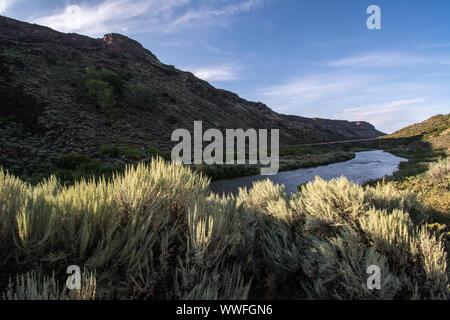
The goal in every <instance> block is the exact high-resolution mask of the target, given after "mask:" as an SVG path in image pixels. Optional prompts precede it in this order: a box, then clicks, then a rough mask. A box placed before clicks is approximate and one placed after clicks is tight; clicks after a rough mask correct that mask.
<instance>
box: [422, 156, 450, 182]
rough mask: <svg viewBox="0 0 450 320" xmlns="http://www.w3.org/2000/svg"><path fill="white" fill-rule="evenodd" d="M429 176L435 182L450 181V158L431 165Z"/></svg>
mask: <svg viewBox="0 0 450 320" xmlns="http://www.w3.org/2000/svg"><path fill="white" fill-rule="evenodd" d="M426 175H427V177H428V178H429V179H431V180H432V181H433V182H435V183H447V184H448V183H449V181H450V158H446V159H441V160H439V161H438V162H435V163H433V164H431V165H430V167H429V169H428V171H427V173H426Z"/></svg>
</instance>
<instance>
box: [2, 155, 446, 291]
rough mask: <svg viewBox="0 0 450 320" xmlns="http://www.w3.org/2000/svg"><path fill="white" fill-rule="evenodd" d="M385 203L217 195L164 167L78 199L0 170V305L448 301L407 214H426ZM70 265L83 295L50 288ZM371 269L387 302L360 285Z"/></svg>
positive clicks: (258, 189) (88, 190) (322, 187)
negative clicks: (79, 275) (78, 269)
mask: <svg viewBox="0 0 450 320" xmlns="http://www.w3.org/2000/svg"><path fill="white" fill-rule="evenodd" d="M90 165H91V162H88V163H84V162H83V163H82V164H81V165H80V166H79V167H86V166H90ZM92 165H94V167H95V162H94V164H92ZM389 192H390V189H389V188H387V187H386V188H385V187H379V188H378V189H377V188H363V187H361V186H359V185H356V184H353V183H351V182H349V181H348V180H346V179H344V178H341V179H335V180H332V181H330V182H325V181H323V180H321V179H317V180H316V181H314V182H311V183H309V184H307V185H305V186H304V187H303V188H302V189H301V191H300V192H299V193H298V194H296V195H294V196H293V197H289V196H288V195H286V193H285V191H284V188H283V187H282V186H278V185H274V184H273V183H271V182H270V181H268V180H267V181H261V182H258V183H255V184H254V186H253V188H251V189H245V188H244V189H241V190H240V192H239V194H238V196H236V197H234V196H232V197H231V196H230V197H226V196H218V195H215V194H211V193H210V190H209V179H207V178H205V177H204V176H202V175H201V174H198V173H195V172H193V171H192V170H191V169H190V168H189V167H186V166H183V165H180V164H173V163H168V162H165V161H164V160H162V159H161V158H157V159H155V161H152V162H151V164H150V165H146V164H143V163H140V164H138V165H134V166H128V167H127V168H126V169H125V172H124V173H123V174H114V177H113V179H111V180H106V179H98V180H93V179H92V180H89V181H87V180H84V179H81V180H80V181H78V182H77V183H75V184H74V185H72V186H62V185H61V184H60V183H59V181H58V180H57V179H55V177H51V178H50V179H48V180H46V181H44V182H42V183H41V184H39V185H37V186H30V185H28V184H26V183H23V182H22V181H20V180H19V179H17V178H15V177H14V176H11V175H10V174H8V173H6V172H4V171H0V195H1V197H0V261H2V272H1V273H0V287H1V288H2V289H3V288H6V291H5V292H4V293H3V294H2V293H0V296H1V297H3V299H28V298H36V299H40V298H42V299H66V298H69V299H80V298H83V297H85V298H94V297H95V298H98V299H247V298H249V299H274V298H281V299H283V298H284V299H288V298H289V299H303V298H309V299H448V284H449V281H448V274H447V264H446V263H447V256H446V252H445V250H444V247H443V242H442V240H441V239H440V238H438V237H436V236H435V235H434V233H433V232H431V231H429V230H428V228H427V226H426V225H423V224H419V225H417V224H415V223H414V220H413V219H412V218H411V216H410V214H409V213H408V212H407V211H406V210H410V209H411V210H412V208H413V209H414V210H416V211H420V210H421V207H420V206H418V205H416V204H415V203H414V202H415V201H416V200H415V198H413V197H411V196H409V195H408V194H406V193H401V192H399V193H398V194H394V197H393V199H391V200H390V199H389ZM69 261H76V263H77V264H79V265H80V266H87V267H89V269H90V270H92V273H91V272H85V275H84V276H83V277H84V279H86V281H85V280H83V281H85V282H83V283H86V290H85V291H84V292H85V293H80V294H79V295H77V296H70V295H67V294H66V292H65V291H64V289H63V287H61V286H60V285H59V284H58V281H57V280H58V278H57V275H58V274H61V275H62V274H63V273H65V270H66V268H67V263H68V262H69ZM371 265H377V266H379V267H380V269H381V272H382V279H381V290H369V289H368V288H367V286H366V283H367V282H366V281H367V279H368V274H367V273H366V271H367V267H368V266H371ZM18 270H20V272H19V271H18ZM18 272H19V274H17V273H18ZM27 273H28V274H27ZM48 274H52V275H55V276H52V277H45V276H44V275H48ZM94 274H95V276H94ZM62 278H63V277H61V279H62ZM11 279H16V280H11ZM66 279H67V278H66ZM87 279H89V281H88V280H87ZM8 283H9V285H8ZM60 283H61V284H62V282H60ZM94 284H95V285H94ZM93 288H95V292H93V291H94V290H93Z"/></svg>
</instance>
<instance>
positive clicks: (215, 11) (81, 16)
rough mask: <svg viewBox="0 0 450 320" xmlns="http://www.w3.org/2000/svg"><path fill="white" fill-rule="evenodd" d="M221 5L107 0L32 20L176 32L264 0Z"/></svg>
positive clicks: (96, 30) (86, 29)
mask: <svg viewBox="0 0 450 320" xmlns="http://www.w3.org/2000/svg"><path fill="white" fill-rule="evenodd" d="M2 1H3V0H2ZM7 1H8V0H7ZM221 3H223V1H214V2H206V4H204V2H203V1H202V2H196V3H195V4H193V2H192V1H191V0H137V1H136V0H105V1H103V2H102V3H100V4H98V5H92V4H88V3H84V4H70V5H67V6H66V7H65V8H64V9H63V10H62V11H59V12H55V13H52V14H49V15H45V16H38V17H34V18H31V19H29V20H31V22H34V23H38V24H42V25H46V26H49V27H51V28H53V29H56V30H58V31H62V32H78V33H83V34H86V35H90V36H99V35H103V34H104V33H107V32H127V31H133V32H143V31H145V32H149V33H152V32H156V33H176V32H179V31H181V30H184V29H186V28H192V27H199V26H205V25H207V24H211V23H216V24H219V23H221V22H222V20H221V19H222V18H225V17H227V16H233V15H237V14H239V13H245V12H249V11H251V10H253V9H256V8H259V7H261V6H263V5H264V0H245V1H243V0H239V1H238V0H232V1H229V2H228V4H225V5H223V4H222V5H221Z"/></svg>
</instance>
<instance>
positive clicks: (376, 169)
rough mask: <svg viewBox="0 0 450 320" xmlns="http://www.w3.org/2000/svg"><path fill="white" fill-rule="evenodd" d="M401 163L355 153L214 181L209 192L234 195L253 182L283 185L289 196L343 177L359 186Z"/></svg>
mask: <svg viewBox="0 0 450 320" xmlns="http://www.w3.org/2000/svg"><path fill="white" fill-rule="evenodd" d="M404 161H408V160H407V159H404V158H400V157H396V156H394V155H393V154H390V153H388V152H385V151H382V150H375V151H364V152H357V153H356V156H355V158H353V159H352V160H348V161H344V162H338V163H332V164H329V165H326V166H319V167H313V168H307V169H297V170H290V171H283V172H279V173H277V174H276V175H273V176H261V175H258V176H248V177H240V178H234V179H226V180H218V181H214V182H212V183H211V190H212V191H213V192H216V193H219V194H222V193H223V192H225V193H227V194H228V193H233V194H237V193H238V189H239V187H247V188H251V187H252V185H253V183H254V182H256V181H260V180H265V179H270V180H272V181H273V182H274V183H276V184H283V185H284V186H285V190H286V192H287V193H288V194H292V193H295V192H297V186H298V185H301V184H303V183H306V182H308V181H312V180H314V179H315V177H316V176H319V177H321V178H323V179H325V180H331V179H333V178H338V177H340V176H345V177H346V178H347V179H349V180H350V181H353V182H355V183H359V184H361V183H364V182H366V181H368V180H372V179H379V178H382V177H384V176H386V175H391V174H393V173H394V172H395V171H397V169H398V166H399V164H400V163H401V162H404Z"/></svg>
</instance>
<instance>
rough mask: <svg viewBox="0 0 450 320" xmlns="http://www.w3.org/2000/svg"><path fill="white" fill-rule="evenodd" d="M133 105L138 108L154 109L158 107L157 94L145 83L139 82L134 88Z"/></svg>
mask: <svg viewBox="0 0 450 320" xmlns="http://www.w3.org/2000/svg"><path fill="white" fill-rule="evenodd" d="M132 93H133V98H134V100H133V105H134V107H135V108H137V109H144V110H147V111H154V110H155V108H156V94H155V93H154V92H152V91H151V90H150V89H149V88H148V87H146V86H145V85H144V84H142V83H139V84H137V85H136V86H135V87H134V88H133V91H132Z"/></svg>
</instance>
